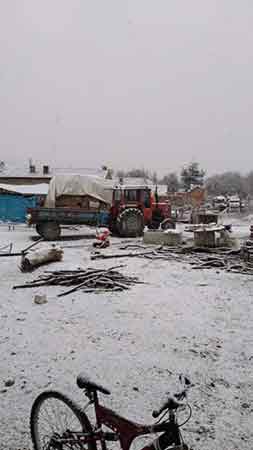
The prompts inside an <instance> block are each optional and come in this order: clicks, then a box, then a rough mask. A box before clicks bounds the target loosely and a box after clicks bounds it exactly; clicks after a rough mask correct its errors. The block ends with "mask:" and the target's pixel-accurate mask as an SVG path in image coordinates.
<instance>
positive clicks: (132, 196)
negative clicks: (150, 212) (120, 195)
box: [125, 189, 138, 202]
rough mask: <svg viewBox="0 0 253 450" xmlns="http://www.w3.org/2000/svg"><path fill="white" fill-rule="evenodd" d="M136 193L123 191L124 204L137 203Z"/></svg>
mask: <svg viewBox="0 0 253 450" xmlns="http://www.w3.org/2000/svg"><path fill="white" fill-rule="evenodd" d="M137 197H138V196H137V191H135V190H133V189H131V190H129V191H127V190H126V191H125V201H126V202H137V201H138V198H137Z"/></svg>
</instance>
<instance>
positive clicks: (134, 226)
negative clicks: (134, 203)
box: [117, 208, 144, 237]
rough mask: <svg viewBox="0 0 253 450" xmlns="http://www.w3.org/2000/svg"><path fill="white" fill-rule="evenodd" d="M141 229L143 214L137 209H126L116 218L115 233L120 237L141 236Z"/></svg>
mask: <svg viewBox="0 0 253 450" xmlns="http://www.w3.org/2000/svg"><path fill="white" fill-rule="evenodd" d="M143 228H144V219H143V214H142V212H141V211H140V210H139V209H137V208H127V209H125V210H124V211H122V213H121V214H120V215H119V216H118V218H117V231H118V233H119V235H120V236H122V237H136V236H141V235H142V233H143Z"/></svg>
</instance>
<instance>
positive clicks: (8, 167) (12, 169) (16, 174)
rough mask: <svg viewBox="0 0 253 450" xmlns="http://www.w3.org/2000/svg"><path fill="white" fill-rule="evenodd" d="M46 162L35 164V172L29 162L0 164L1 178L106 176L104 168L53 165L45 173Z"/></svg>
mask: <svg viewBox="0 0 253 450" xmlns="http://www.w3.org/2000/svg"><path fill="white" fill-rule="evenodd" d="M44 165H46V164H37V165H35V172H34V173H31V172H30V168H29V164H24V165H23V166H22V165H15V164H5V165H4V166H0V178H51V177H52V176H54V175H61V174H65V175H66V174H68V175H75V174H79V175H84V174H85V175H89V174H90V175H98V176H99V175H100V176H104V172H103V171H102V169H93V168H85V167H83V168H82V167H71V166H69V167H51V166H49V173H46V174H45V173H43V166H44Z"/></svg>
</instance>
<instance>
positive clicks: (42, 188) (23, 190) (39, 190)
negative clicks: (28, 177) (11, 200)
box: [0, 183, 48, 195]
mask: <svg viewBox="0 0 253 450" xmlns="http://www.w3.org/2000/svg"><path fill="white" fill-rule="evenodd" d="M0 189H1V190H3V191H8V192H15V193H16V194H23V195H47V193H48V184H47V183H40V184H34V185H27V184H24V185H13V184H0Z"/></svg>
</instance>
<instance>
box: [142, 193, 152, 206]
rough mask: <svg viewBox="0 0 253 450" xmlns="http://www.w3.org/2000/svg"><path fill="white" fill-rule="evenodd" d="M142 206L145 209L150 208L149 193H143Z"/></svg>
mask: <svg viewBox="0 0 253 450" xmlns="http://www.w3.org/2000/svg"><path fill="white" fill-rule="evenodd" d="M143 200H144V206H145V208H150V207H151V203H150V192H149V191H144V199H143Z"/></svg>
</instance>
